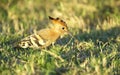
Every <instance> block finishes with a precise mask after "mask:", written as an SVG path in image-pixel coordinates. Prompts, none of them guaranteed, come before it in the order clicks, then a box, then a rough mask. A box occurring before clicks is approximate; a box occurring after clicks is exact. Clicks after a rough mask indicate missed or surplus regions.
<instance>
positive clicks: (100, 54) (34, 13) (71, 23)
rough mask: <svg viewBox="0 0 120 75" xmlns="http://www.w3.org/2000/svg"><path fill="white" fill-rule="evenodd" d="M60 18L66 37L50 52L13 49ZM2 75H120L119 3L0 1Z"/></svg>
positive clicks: (107, 0) (93, 0) (103, 0)
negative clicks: (18, 42)
mask: <svg viewBox="0 0 120 75" xmlns="http://www.w3.org/2000/svg"><path fill="white" fill-rule="evenodd" d="M48 16H52V17H55V18H56V17H60V18H62V19H63V20H64V21H65V22H66V23H67V25H68V28H69V31H70V32H71V33H72V35H73V37H72V36H69V35H66V36H64V37H63V38H62V39H59V40H57V42H56V43H55V45H54V46H50V47H49V48H48V49H14V48H12V45H13V43H14V42H17V41H19V40H20V39H21V38H23V37H25V36H28V35H29V34H32V33H33V31H34V30H40V29H42V28H45V27H48V25H49V24H50V21H49V19H48ZM0 75H120V0H0Z"/></svg>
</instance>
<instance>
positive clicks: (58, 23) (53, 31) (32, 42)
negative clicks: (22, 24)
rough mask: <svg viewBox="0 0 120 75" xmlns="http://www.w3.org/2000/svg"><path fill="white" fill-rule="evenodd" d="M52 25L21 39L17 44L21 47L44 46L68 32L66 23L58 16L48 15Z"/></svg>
mask: <svg viewBox="0 0 120 75" xmlns="http://www.w3.org/2000/svg"><path fill="white" fill-rule="evenodd" d="M49 19H50V20H51V21H52V23H53V25H52V26H51V27H50V28H45V29H41V30H40V31H38V32H36V33H34V34H32V35H30V36H28V37H26V38H24V39H22V40H21V41H20V42H19V43H18V44H17V46H18V47H21V48H46V47H48V46H50V45H51V44H52V43H53V42H55V41H56V40H57V39H58V38H59V37H60V36H62V35H64V34H66V33H68V27H67V24H66V23H65V22H64V21H63V20H61V19H60V18H53V17H50V16H49Z"/></svg>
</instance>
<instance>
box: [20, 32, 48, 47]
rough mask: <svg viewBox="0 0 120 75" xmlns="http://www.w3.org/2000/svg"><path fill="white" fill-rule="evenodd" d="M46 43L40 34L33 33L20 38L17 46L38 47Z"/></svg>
mask: <svg viewBox="0 0 120 75" xmlns="http://www.w3.org/2000/svg"><path fill="white" fill-rule="evenodd" d="M45 44H46V41H45V39H43V38H42V37H41V36H40V35H38V34H34V35H30V36H28V37H26V38H24V39H22V40H21V41H20V42H19V43H18V46H19V47H21V48H40V47H42V46H44V45H45Z"/></svg>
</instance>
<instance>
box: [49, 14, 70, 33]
mask: <svg viewBox="0 0 120 75" xmlns="http://www.w3.org/2000/svg"><path fill="white" fill-rule="evenodd" d="M49 19H50V20H51V21H52V23H53V24H54V28H55V29H56V31H58V32H60V33H61V34H66V33H68V32H69V31H68V27H67V24H66V23H65V22H64V21H63V20H61V19H60V18H53V17H50V16H49Z"/></svg>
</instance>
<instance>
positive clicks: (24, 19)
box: [0, 0, 120, 34]
mask: <svg viewBox="0 0 120 75" xmlns="http://www.w3.org/2000/svg"><path fill="white" fill-rule="evenodd" d="M48 16H52V17H60V18H62V19H63V20H65V21H66V22H67V24H68V27H69V28H79V30H81V31H89V30H91V28H92V29H96V28H98V29H109V28H111V27H113V26H116V25H118V24H119V23H120V0H60V1H57V0H51V1H49V0H0V32H2V33H5V34H6V33H16V34H22V33H23V32H26V33H28V32H30V30H33V29H37V28H38V29H40V28H43V27H45V26H46V25H47V24H48V22H49V20H48Z"/></svg>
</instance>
